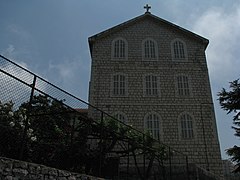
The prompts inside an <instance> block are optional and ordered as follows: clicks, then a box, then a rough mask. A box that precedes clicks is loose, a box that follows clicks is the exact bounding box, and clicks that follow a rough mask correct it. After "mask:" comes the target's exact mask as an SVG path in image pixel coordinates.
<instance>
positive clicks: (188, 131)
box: [179, 113, 194, 139]
mask: <svg viewBox="0 0 240 180" xmlns="http://www.w3.org/2000/svg"><path fill="white" fill-rule="evenodd" d="M179 123H180V137H181V139H193V138H194V127H193V119H192V117H191V116H190V115H189V114H187V113H184V114H182V115H180V118H179Z"/></svg>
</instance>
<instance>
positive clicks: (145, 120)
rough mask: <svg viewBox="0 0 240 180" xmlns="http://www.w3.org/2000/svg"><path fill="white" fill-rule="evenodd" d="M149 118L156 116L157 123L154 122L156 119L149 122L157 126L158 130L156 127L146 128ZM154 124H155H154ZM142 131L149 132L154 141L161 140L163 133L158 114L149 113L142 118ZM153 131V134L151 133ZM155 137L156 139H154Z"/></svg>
mask: <svg viewBox="0 0 240 180" xmlns="http://www.w3.org/2000/svg"><path fill="white" fill-rule="evenodd" d="M149 116H156V117H157V121H156V119H155V120H151V121H150V122H151V124H152V125H154V126H155V125H156V124H157V125H158V128H157V127H154V128H151V129H150V128H149V127H148V122H149V119H148V117H149ZM155 123H156V124H155ZM144 130H147V131H149V132H150V133H151V135H152V137H153V138H154V139H156V140H159V141H160V140H161V139H162V135H163V131H162V118H161V116H160V115H159V114H158V113H156V112H150V113H147V114H146V115H145V116H144ZM153 131H154V132H153ZM156 132H157V133H158V134H157V135H156ZM156 136H157V137H156Z"/></svg>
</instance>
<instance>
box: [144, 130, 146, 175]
mask: <svg viewBox="0 0 240 180" xmlns="http://www.w3.org/2000/svg"><path fill="white" fill-rule="evenodd" d="M145 161H146V160H145V135H144V134H143V177H144V179H145V178H146V167H145Z"/></svg>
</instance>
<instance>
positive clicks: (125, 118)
mask: <svg viewBox="0 0 240 180" xmlns="http://www.w3.org/2000/svg"><path fill="white" fill-rule="evenodd" d="M119 115H120V116H122V117H124V120H122V119H121V118H119V117H116V116H119ZM113 117H114V118H116V119H117V120H118V121H121V122H122V123H124V124H127V122H128V118H127V115H126V114H125V113H123V112H121V111H117V112H115V113H113Z"/></svg>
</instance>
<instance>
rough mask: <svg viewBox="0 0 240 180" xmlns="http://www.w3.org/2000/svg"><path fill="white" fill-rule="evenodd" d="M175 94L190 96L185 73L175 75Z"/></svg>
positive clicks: (187, 78)
mask: <svg viewBox="0 0 240 180" xmlns="http://www.w3.org/2000/svg"><path fill="white" fill-rule="evenodd" d="M176 87H177V94H178V95H179V96H190V84H189V77H188V76H186V75H183V74H181V75H178V76H176Z"/></svg>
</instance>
